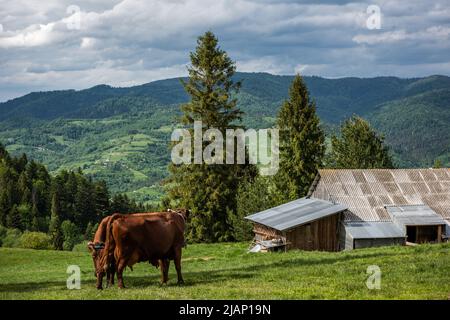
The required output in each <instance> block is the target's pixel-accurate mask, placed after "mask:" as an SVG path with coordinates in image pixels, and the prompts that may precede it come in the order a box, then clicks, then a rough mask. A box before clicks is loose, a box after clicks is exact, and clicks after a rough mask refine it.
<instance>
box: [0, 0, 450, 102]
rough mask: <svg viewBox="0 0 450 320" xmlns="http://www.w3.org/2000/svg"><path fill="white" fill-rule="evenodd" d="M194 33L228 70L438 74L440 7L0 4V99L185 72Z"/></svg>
mask: <svg viewBox="0 0 450 320" xmlns="http://www.w3.org/2000/svg"><path fill="white" fill-rule="evenodd" d="M370 5H377V6H378V8H379V9H380V12H381V19H380V25H379V27H380V28H379V29H378V28H377V27H378V25H377V19H376V17H377V16H376V11H373V10H372V9H370V8H369V9H370V10H368V7H369V6H370ZM375 10H376V9H375ZM206 30H212V31H213V32H214V33H216V35H217V36H218V37H219V41H220V44H221V47H222V48H223V49H225V50H227V51H228V53H229V54H230V56H231V57H232V59H234V60H235V61H236V62H237V66H238V70H239V71H254V72H270V73H273V74H294V73H296V72H300V73H301V74H304V75H319V76H323V77H346V76H358V77H373V76H379V75H394V76H399V77H416V76H427V75H431V74H445V75H450V41H449V38H450V1H449V0H428V1H418V0H404V1H398V0H368V1H358V2H357V0H355V2H353V1H345V0H344V1H338V0H335V1H333V0H328V1H323V2H321V3H320V4H319V3H318V1H314V0H309V1H308V0H304V1H302V0H298V1H295V0H290V1H289V0H278V1H277V0H91V1H87V0H79V1H77V0H45V1H36V0H15V1H11V0H0V101H5V100H7V99H10V98H14V97H17V96H20V95H23V94H26V93H28V92H31V91H41V90H53V89H67V88H75V89H82V88H88V87H91V86H94V85H96V84H100V83H106V84H109V85H113V86H131V85H136V84H142V83H146V82H149V81H152V80H157V79H164V78H169V77H176V76H181V75H185V74H186V65H187V63H188V54H189V52H190V51H192V50H193V49H194V48H195V40H196V37H197V36H198V35H200V34H202V33H204V32H205V31H206Z"/></svg>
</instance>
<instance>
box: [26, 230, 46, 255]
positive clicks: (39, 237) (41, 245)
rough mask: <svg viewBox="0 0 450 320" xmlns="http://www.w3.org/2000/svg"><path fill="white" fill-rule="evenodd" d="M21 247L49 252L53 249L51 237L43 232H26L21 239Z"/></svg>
mask: <svg viewBox="0 0 450 320" xmlns="http://www.w3.org/2000/svg"><path fill="white" fill-rule="evenodd" d="M20 247H21V248H25V249H36V250H49V249H53V246H52V242H51V239H50V236H49V235H47V234H45V233H43V232H28V231H26V232H25V233H24V234H23V235H22V237H21V238H20Z"/></svg>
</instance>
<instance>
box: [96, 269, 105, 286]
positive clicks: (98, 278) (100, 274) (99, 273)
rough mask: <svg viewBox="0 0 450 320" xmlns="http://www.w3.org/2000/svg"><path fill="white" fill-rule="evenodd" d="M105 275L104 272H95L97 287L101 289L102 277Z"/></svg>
mask: <svg viewBox="0 0 450 320" xmlns="http://www.w3.org/2000/svg"><path fill="white" fill-rule="evenodd" d="M104 276H105V273H104V272H97V289H98V290H102V289H103V284H102V282H103V277H104Z"/></svg>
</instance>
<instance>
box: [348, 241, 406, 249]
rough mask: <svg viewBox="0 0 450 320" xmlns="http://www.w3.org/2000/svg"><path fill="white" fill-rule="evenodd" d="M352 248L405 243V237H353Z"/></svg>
mask: <svg viewBox="0 0 450 320" xmlns="http://www.w3.org/2000/svg"><path fill="white" fill-rule="evenodd" d="M353 243H354V248H355V249H360V248H370V247H384V246H394V245H399V246H402V245H405V238H376V239H354V240H353Z"/></svg>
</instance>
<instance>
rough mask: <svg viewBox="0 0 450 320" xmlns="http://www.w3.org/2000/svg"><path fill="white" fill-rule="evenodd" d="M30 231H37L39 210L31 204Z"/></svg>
mask: <svg viewBox="0 0 450 320" xmlns="http://www.w3.org/2000/svg"><path fill="white" fill-rule="evenodd" d="M31 217H32V219H31V231H39V227H40V226H39V210H38V208H37V206H36V204H33V208H32V209H31Z"/></svg>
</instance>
